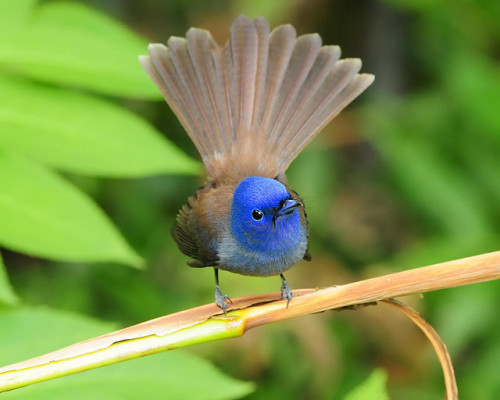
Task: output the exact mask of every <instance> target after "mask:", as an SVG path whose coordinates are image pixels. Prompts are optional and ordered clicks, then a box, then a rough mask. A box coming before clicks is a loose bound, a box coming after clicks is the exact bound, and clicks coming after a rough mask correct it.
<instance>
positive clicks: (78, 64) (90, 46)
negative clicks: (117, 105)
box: [0, 0, 161, 99]
mask: <svg viewBox="0 0 500 400" xmlns="http://www.w3.org/2000/svg"><path fill="white" fill-rule="evenodd" d="M4 1H7V0H4ZM12 3H14V4H17V3H18V2H17V1H16V2H12ZM146 49H147V41H146V40H144V39H142V38H141V37H139V36H138V35H136V34H134V33H133V32H131V31H130V30H129V29H128V28H126V27H125V26H124V25H122V24H121V23H119V22H117V21H115V20H113V19H111V18H109V17H107V16H106V15H104V14H102V13H100V12H98V11H95V10H92V9H90V8H88V7H85V6H83V5H81V4H77V3H65V2H50V3H46V4H43V5H41V6H40V7H38V8H37V9H36V10H35V12H34V15H33V16H32V19H31V20H30V23H29V24H28V26H27V27H26V28H25V29H23V30H22V32H20V33H19V34H18V35H15V36H11V35H9V36H4V37H3V39H2V38H0V66H3V68H7V69H9V70H15V71H16V72H19V73H22V74H25V75H27V76H30V77H32V78H36V79H40V80H44V81H47V82H55V83H59V84H65V85H68V84H69V85H74V86H78V87H82V88H86V89H90V90H95V91H98V92H101V93H106V94H111V95H117V96H129V97H135V98H145V99H160V98H161V94H160V92H159V91H158V89H157V88H156V87H155V86H154V84H153V83H152V82H151V80H150V79H149V78H148V77H147V75H146V73H145V72H144V71H143V70H142V68H141V66H140V65H139V62H138V56H139V55H140V54H145V53H146Z"/></svg>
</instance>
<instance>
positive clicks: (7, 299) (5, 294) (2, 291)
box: [0, 254, 19, 306]
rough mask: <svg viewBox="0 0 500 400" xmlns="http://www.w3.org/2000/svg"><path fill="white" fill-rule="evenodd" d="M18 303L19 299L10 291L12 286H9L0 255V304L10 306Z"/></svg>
mask: <svg viewBox="0 0 500 400" xmlns="http://www.w3.org/2000/svg"><path fill="white" fill-rule="evenodd" d="M18 302H19V298H18V297H17V296H16V294H15V293H14V290H12V286H10V283H9V278H8V276H7V271H6V270H5V265H4V264H3V260H2V255H1V254H0V303H3V304H7V305H11V306H12V305H14V304H17V303H18Z"/></svg>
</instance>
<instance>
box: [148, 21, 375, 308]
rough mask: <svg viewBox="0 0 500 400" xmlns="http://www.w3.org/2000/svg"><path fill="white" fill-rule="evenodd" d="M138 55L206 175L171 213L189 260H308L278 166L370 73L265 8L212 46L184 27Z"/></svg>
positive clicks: (251, 269)
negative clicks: (274, 20)
mask: <svg viewBox="0 0 500 400" xmlns="http://www.w3.org/2000/svg"><path fill="white" fill-rule="evenodd" d="M148 53H149V56H141V57H140V62H141V64H142V66H143V67H144V69H145V70H146V72H147V73H148V74H149V76H150V77H151V79H152V80H153V81H154V83H155V84H156V85H157V86H158V88H159V89H160V91H161V93H162V94H163V96H164V97H165V99H166V101H167V103H168V104H169V106H170V107H171V108H172V110H173V111H174V113H175V114H176V116H177V118H178V119H179V121H180V122H181V124H182V126H183V127H184V129H185V130H186V132H187V133H188V135H189V137H190V138H191V140H192V141H193V142H194V144H195V146H196V148H197V149H198V151H199V152H200V154H201V157H202V159H203V162H204V164H205V167H206V169H207V175H208V183H207V184H206V185H205V186H203V187H201V188H200V189H198V190H197V191H196V193H195V194H194V195H193V196H192V197H190V198H189V200H188V203H187V204H186V205H184V206H183V207H182V209H181V210H180V211H179V214H178V216H177V222H176V224H175V226H174V229H173V236H174V239H175V241H176V242H177V244H178V246H179V249H180V250H181V251H182V252H183V253H184V254H186V255H188V256H189V257H191V259H190V261H188V265H189V266H191V267H214V271H215V302H216V304H217V305H218V306H219V307H220V308H222V309H223V310H224V312H225V311H226V309H227V303H226V301H230V299H229V297H227V296H224V295H222V293H221V291H220V289H219V279H218V270H219V269H222V270H225V271H231V272H236V273H239V274H243V275H252V276H268V275H280V276H281V279H282V286H281V292H282V298H284V299H287V300H288V302H289V301H290V299H291V298H292V296H293V292H292V290H291V289H290V286H289V285H288V283H287V281H286V280H285V277H284V276H283V272H284V271H286V270H287V269H289V268H290V267H292V266H293V265H294V264H295V263H297V262H298V261H300V260H301V259H306V260H310V255H309V252H308V222H307V216H306V211H305V207H304V202H303V201H302V200H301V198H300V197H299V195H298V194H297V193H296V192H294V191H293V190H292V189H290V187H289V186H288V185H287V181H286V177H285V171H286V169H287V168H288V166H289V165H290V163H291V162H292V161H293V160H294V159H295V157H296V156H297V155H298V154H299V153H300V151H301V150H302V149H303V148H304V147H305V146H306V145H307V144H308V143H309V142H310V141H311V140H312V139H313V138H314V137H315V135H316V134H317V133H318V132H319V131H320V130H321V129H322V128H323V127H324V126H325V125H326V124H327V123H328V122H329V121H330V120H331V119H332V118H333V117H335V116H336V115H337V114H338V113H339V112H340V111H341V110H342V109H343V108H344V107H346V106H347V105H348V104H349V103H350V102H351V101H352V100H353V99H355V98H356V97H357V96H358V95H359V94H360V93H361V92H363V91H364V90H365V89H366V88H367V87H368V86H369V85H370V84H371V83H372V82H373V79H374V78H373V75H369V74H358V71H359V70H360V68H361V61H360V60H359V59H344V60H339V58H340V48H339V47H338V46H322V43H321V38H320V37H319V35H318V34H308V35H303V36H300V37H297V35H296V32H295V29H294V28H293V27H292V26H291V25H282V26H279V27H277V28H276V29H274V30H273V31H270V28H269V24H268V22H267V21H266V20H265V19H264V18H257V19H254V20H253V21H251V20H249V19H247V18H245V17H243V16H240V17H238V18H237V19H236V20H235V21H234V22H233V24H232V27H231V34H230V39H229V40H228V42H227V43H226V44H225V45H224V46H220V45H218V44H217V43H216V42H215V41H214V39H213V38H212V36H211V35H210V33H209V32H208V31H205V30H202V29H196V28H191V29H189V30H188V32H187V34H186V38H185V39H184V38H179V37H171V38H170V39H169V40H168V42H167V46H165V45H163V44H150V45H149V47H148Z"/></svg>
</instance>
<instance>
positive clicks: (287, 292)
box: [280, 274, 293, 307]
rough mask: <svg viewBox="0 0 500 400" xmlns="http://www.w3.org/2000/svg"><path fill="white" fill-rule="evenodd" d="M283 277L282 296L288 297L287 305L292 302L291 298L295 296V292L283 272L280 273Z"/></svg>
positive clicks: (283, 297)
mask: <svg viewBox="0 0 500 400" xmlns="http://www.w3.org/2000/svg"><path fill="white" fill-rule="evenodd" d="M280 277H281V298H282V299H287V300H288V301H287V303H286V306H287V307H288V305H289V304H290V300H292V297H293V292H292V289H290V285H289V284H288V282H287V281H286V279H285V276H284V275H283V274H280Z"/></svg>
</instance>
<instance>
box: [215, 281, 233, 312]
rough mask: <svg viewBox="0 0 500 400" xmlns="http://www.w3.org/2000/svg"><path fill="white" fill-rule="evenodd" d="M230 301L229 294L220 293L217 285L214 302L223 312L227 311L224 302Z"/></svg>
mask: <svg viewBox="0 0 500 400" xmlns="http://www.w3.org/2000/svg"><path fill="white" fill-rule="evenodd" d="M227 301H228V302H230V303H232V301H231V299H230V298H229V296H227V295H225V294H222V292H221V291H220V289H219V288H218V287H216V288H215V304H217V305H218V306H219V307H220V308H222V311H224V314H226V312H227V303H226V302H227Z"/></svg>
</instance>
